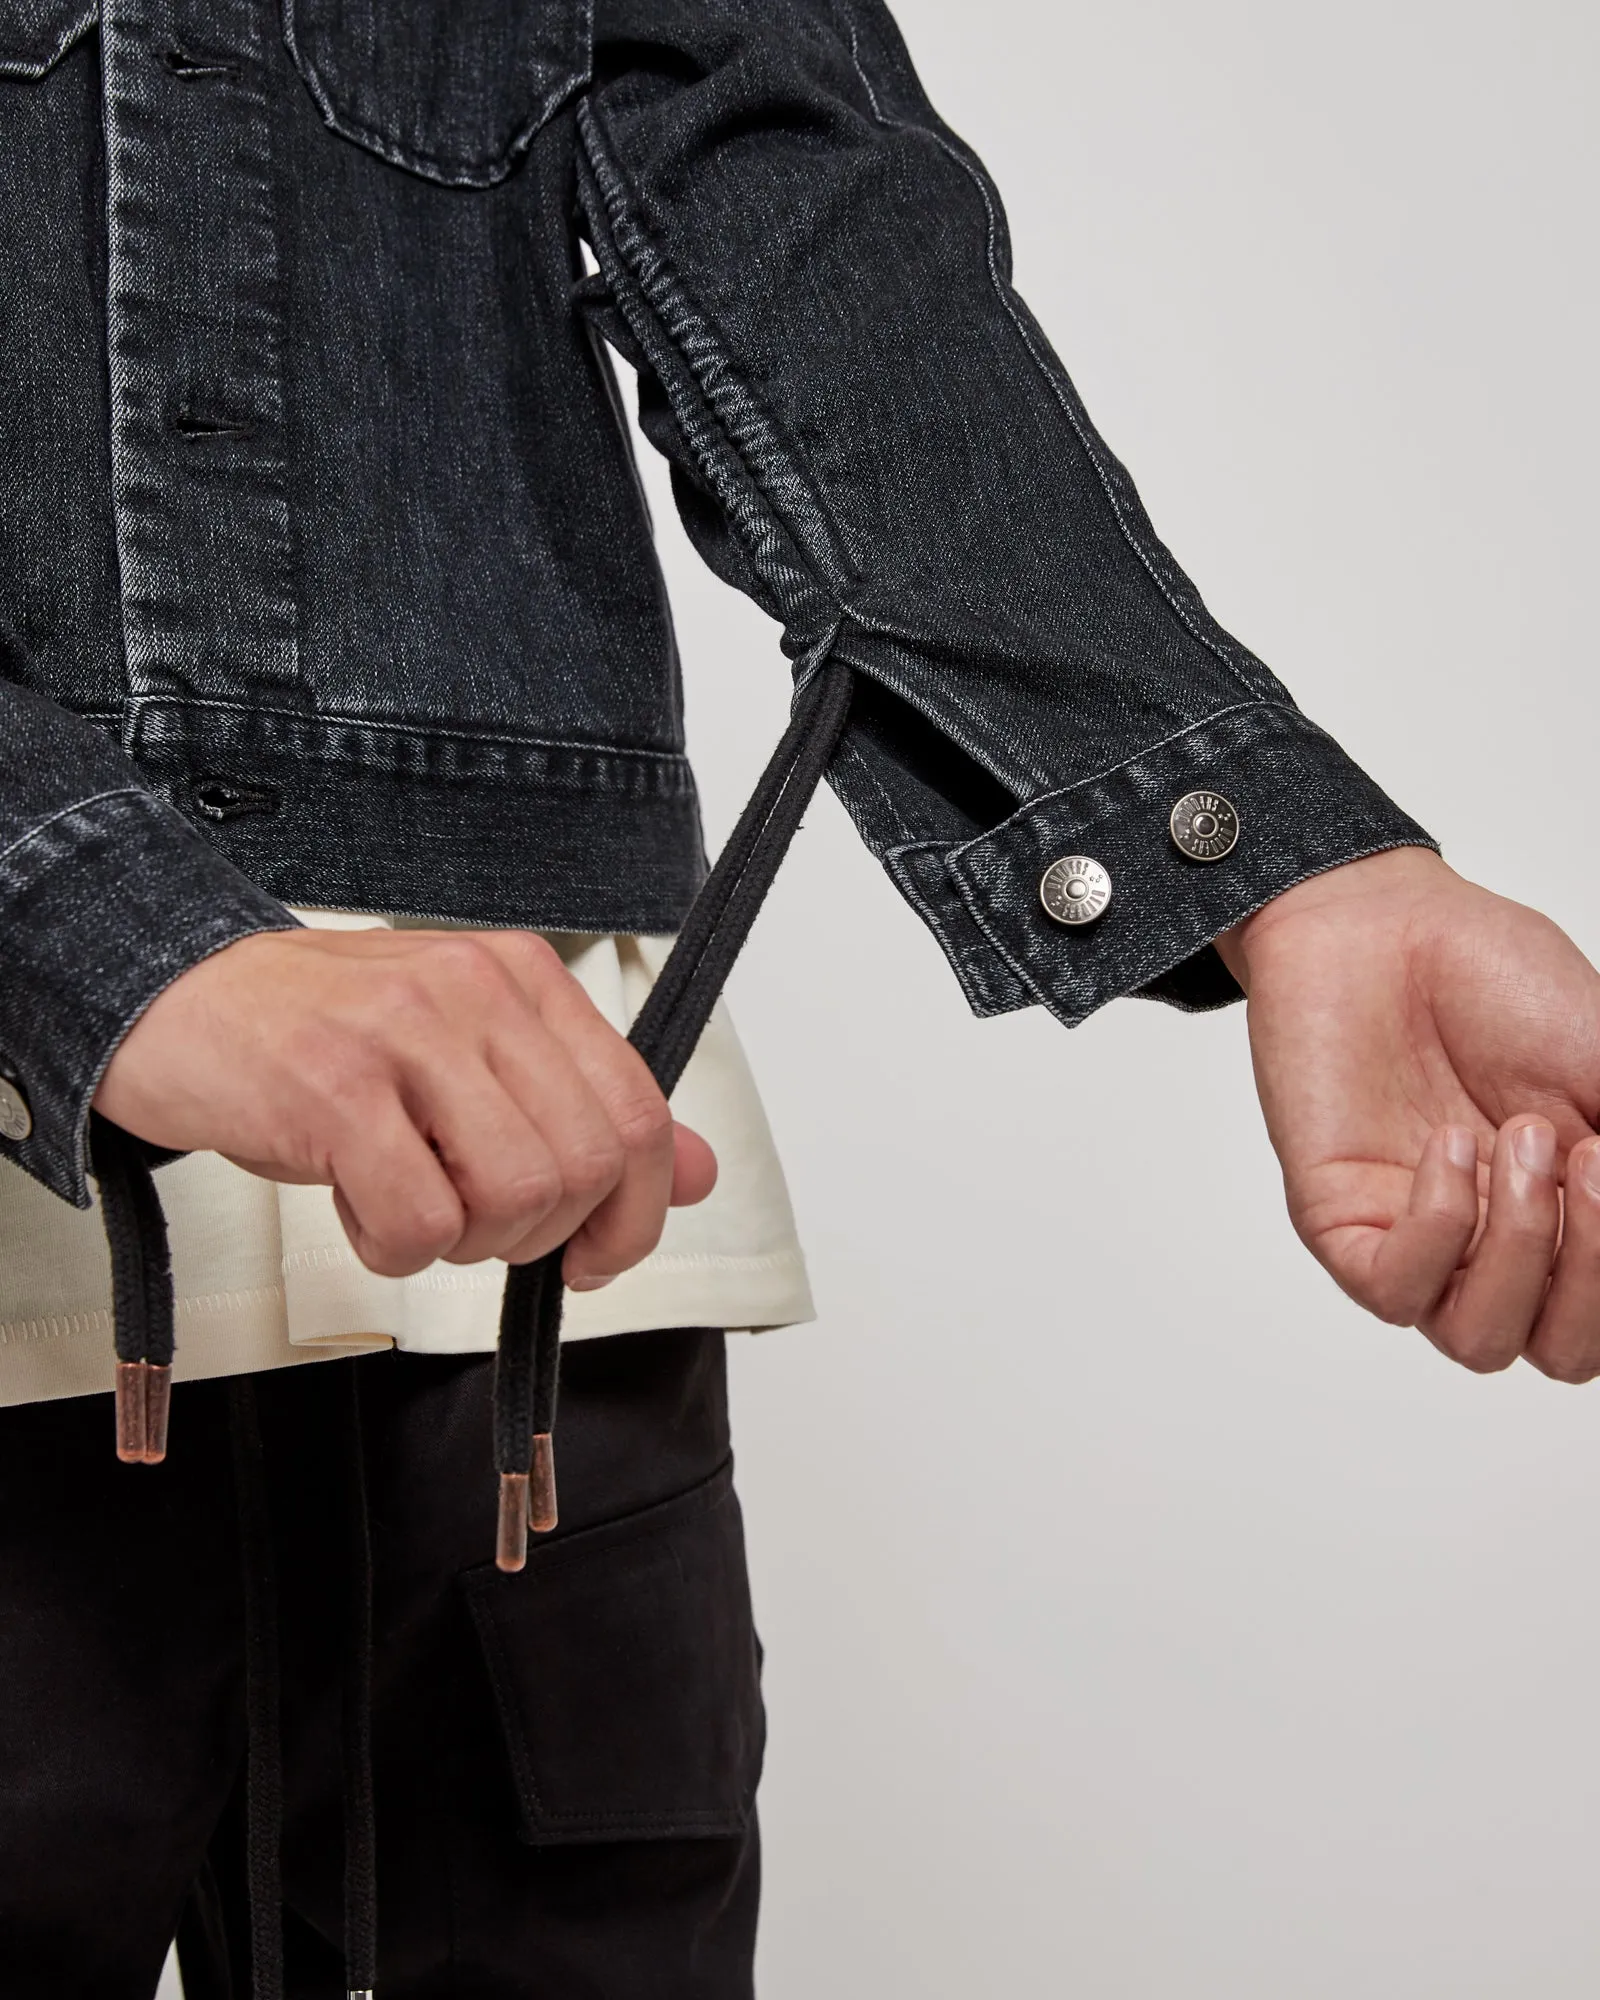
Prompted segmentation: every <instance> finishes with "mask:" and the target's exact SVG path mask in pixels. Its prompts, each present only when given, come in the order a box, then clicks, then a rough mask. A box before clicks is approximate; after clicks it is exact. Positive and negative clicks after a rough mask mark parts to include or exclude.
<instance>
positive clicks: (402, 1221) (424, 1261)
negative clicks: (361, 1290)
mask: <svg viewBox="0 0 1600 2000" xmlns="http://www.w3.org/2000/svg"><path fill="white" fill-rule="evenodd" d="M460 1230H461V1218H460V1217H459V1215H457V1214H455V1213H454V1212H453V1211H447V1210H446V1209H444V1208H443V1206H442V1205H440V1206H434V1205H426V1206H423V1207H420V1208H418V1209H416V1210H415V1211H414V1212H413V1213H412V1214H410V1215H408V1216H403V1217H396V1218H395V1219H394V1220H393V1221H391V1222H388V1223H384V1224H380V1225H379V1226H378V1227H377V1228H375V1229H369V1230H368V1231H367V1252H366V1256H365V1260H364V1261H365V1262H366V1263H367V1264H368V1266H369V1267H370V1268H371V1269H372V1270H374V1271H376V1272H378V1273H379V1274H380V1275H381V1276H383V1277H388V1278H409V1277H411V1276H412V1275H413V1274H414V1273H415V1272H417V1271H422V1270H426V1269H427V1267H428V1265H430V1264H431V1263H432V1262H433V1261H434V1259H435V1258H437V1257H442V1256H443V1255H444V1254H445V1252H446V1251H447V1250H449V1249H451V1248H452V1247H453V1245H454V1244H455V1242H456V1240H457V1238H458V1236H459V1235H460Z"/></svg>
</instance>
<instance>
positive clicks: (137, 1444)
mask: <svg viewBox="0 0 1600 2000" xmlns="http://www.w3.org/2000/svg"><path fill="white" fill-rule="evenodd" d="M116 1383H117V1456H118V1458H120V1459H121V1460H122V1462H123V1464H124V1465H143V1464H144V1462H145V1440H146V1438H147V1437H148V1436H149V1430H150V1364H149V1362H148V1361H119V1362H118V1363H117V1376H116Z"/></svg>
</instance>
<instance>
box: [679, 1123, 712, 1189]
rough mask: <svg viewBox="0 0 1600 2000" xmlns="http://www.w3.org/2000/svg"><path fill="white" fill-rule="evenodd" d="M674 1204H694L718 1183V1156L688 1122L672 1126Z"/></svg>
mask: <svg viewBox="0 0 1600 2000" xmlns="http://www.w3.org/2000/svg"><path fill="white" fill-rule="evenodd" d="M672 1151H673V1159H672V1206H673V1207H674V1208H692V1207H693V1206H694V1204H695V1203H696V1202H697V1201H704V1200H705V1198H706V1196H707V1195H708V1194H710V1192H711V1190H712V1189H713V1188H714V1187H715V1186H716V1184H717V1156H716V1154H715V1153H714V1152H712V1150H711V1148H710V1147H709V1146H708V1145H707V1144H706V1142H705V1140H704V1139H702V1138H701V1136H700V1134H699V1133H698V1132H694V1131H691V1130H690V1128H689V1127H688V1126H687V1125H674V1126H673V1128H672Z"/></svg>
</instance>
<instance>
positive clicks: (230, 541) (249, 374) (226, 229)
mask: <svg viewBox="0 0 1600 2000" xmlns="http://www.w3.org/2000/svg"><path fill="white" fill-rule="evenodd" d="M191 16H192V19H191V18H190V17H191ZM276 19H277V10H276V8H275V6H273V5H272V4H271V0H206V3H205V4H204V5H203V6H202V5H200V4H199V0H174V3H173V4H170V5H166V6H162V5H157V4H152V0H105V4H104V10H103V20H102V51H103V52H102V62H103V67H104V77H105V85H104V87H105V130H106V147H107V211H108V271H107V287H106V298H107V328H106V344H107V352H108V356H109V364H110V366H109V375H110V400H111V407H110V428H111V471H112V498H113V506H114V509H115V517H116V532H117V553H118V559H119V564H120V570H121V590H122V623H123V638H124V648H125V654H126V659H127V673H128V692H129V703H128V725H127V736H128V743H129V747H130V748H135V749H138V748H141V747H144V748H149V747H150V746H151V745H152V743H153V742H154V741H155V740H156V739H158V738H159V737H160V735H161V733H162V732H161V730H160V726H159V718H160V713H161V710H162V708H163V706H164V702H163V698H166V699H167V700H169V701H170V700H171V699H172V698H173V697H175V696H182V695H187V696H189V697H190V698H191V699H192V698H193V697H194V696H195V695H199V696H201V697H202V698H205V699H208V700H211V701H216V702H219V703H224V704H239V705H241V706H250V705H252V704H259V703H260V702H261V701H262V700H263V699H267V700H269V701H270V700H271V699H272V698H273V696H274V693H275V691H277V692H281V693H282V694H287V693H289V692H290V691H291V690H292V689H293V688H295V687H296V686H297V684H298V649H297V619H296V608H295V597H294V590H293V582H292V578H293V570H292V562H291V556H292V543H291V536H290V526H289V506H288V487H289V481H288V467H287V464H286V439H285V423H284V402H285V397H284V355H285V327H284V303H285V287H284V284H283V274H282V270H281V253H280V245H279V230H280V213H279V210H280V196H279V185H278V177H277V173H276V170H275V162H274V149H273V129H272V124H271V120H270V116H269V112H270V110H271V95H272V92H273V90H274V87H275V86H276V87H278V88H281V87H282V83H283V79H282V78H281V77H279V78H274V76H273V75H272V73H271V68H270V65H271V62H272V60H273V55H274V50H275V37H274V34H273V24H274V23H275V21H276Z"/></svg>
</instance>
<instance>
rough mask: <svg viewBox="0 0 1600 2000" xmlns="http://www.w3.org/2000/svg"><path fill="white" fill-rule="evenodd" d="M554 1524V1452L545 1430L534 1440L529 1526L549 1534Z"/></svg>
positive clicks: (529, 1482) (537, 1532) (540, 1532)
mask: <svg viewBox="0 0 1600 2000" xmlns="http://www.w3.org/2000/svg"><path fill="white" fill-rule="evenodd" d="M555 1524H556V1452H555V1445H554V1443H553V1442H552V1441H551V1437H550V1433H549V1432H548V1431H538V1432H536V1433H535V1434H534V1440H533V1471H532V1473H531V1475H530V1476H529V1480H528V1526H529V1527H530V1528H531V1529H532V1530H533V1532H534V1533H535V1534H536V1535H548V1534H549V1532H550V1530H551V1529H552V1528H553V1527H554V1526H555Z"/></svg>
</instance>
